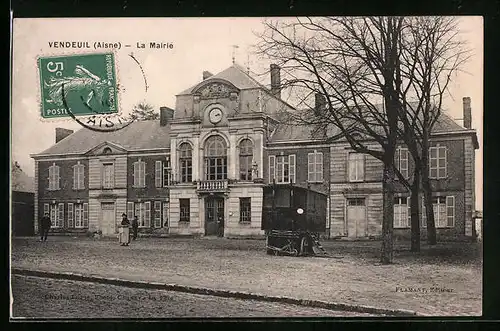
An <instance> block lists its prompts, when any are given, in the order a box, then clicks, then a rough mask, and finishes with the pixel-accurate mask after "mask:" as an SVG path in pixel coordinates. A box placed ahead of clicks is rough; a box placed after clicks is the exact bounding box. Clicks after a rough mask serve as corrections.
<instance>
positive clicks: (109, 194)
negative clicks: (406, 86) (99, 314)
mask: <svg viewBox="0 0 500 331" xmlns="http://www.w3.org/2000/svg"><path fill="white" fill-rule="evenodd" d="M202 77H203V79H202V80H201V81H200V82H199V83H198V84H196V85H194V86H192V87H191V88H189V89H187V90H185V91H182V92H181V93H179V94H178V95H177V96H176V98H177V100H176V105H175V109H170V108H167V107H161V108H160V119H159V120H145V121H137V122H133V123H132V124H130V125H128V126H127V127H125V128H123V129H121V130H117V131H112V132H103V133H101V132H94V131H91V130H89V129H86V128H81V129H80V130H78V131H76V132H73V131H71V130H66V129H62V128H58V129H56V141H55V145H53V146H52V147H50V148H49V149H47V150H45V151H43V152H41V153H39V154H35V155H32V157H33V158H34V159H35V186H36V187H35V215H34V216H35V229H37V226H38V220H39V219H40V218H41V217H42V216H43V214H44V213H49V215H50V218H51V220H52V225H53V226H52V228H51V232H52V233H54V234H56V233H58V234H72V235H77V234H82V235H83V234H87V233H95V232H100V233H102V235H103V236H116V235H117V233H118V225H119V224H120V221H121V215H122V214H123V213H126V214H127V215H128V218H129V219H132V218H133V217H134V216H137V217H138V219H139V231H140V235H143V236H146V235H150V236H170V235H196V236H211V235H217V234H218V231H220V229H221V228H220V224H223V227H222V233H221V234H222V235H223V236H225V237H241V236H243V237H255V236H257V237H258V236H262V235H263V234H264V233H263V231H262V230H261V220H262V206H263V201H262V200H263V187H264V186H265V185H269V184H270V183H273V182H274V183H276V185H282V184H286V185H289V183H293V184H294V185H298V186H302V187H309V188H310V189H312V190H315V191H318V192H322V193H324V194H325V195H327V197H328V204H327V215H328V217H327V220H326V222H327V224H326V229H327V231H326V233H324V234H323V235H324V236H327V237H332V238H333V237H334V238H352V239H356V238H376V237H378V236H380V234H381V229H382V164H381V163H380V162H379V161H378V160H376V159H374V158H373V157H371V156H369V155H363V154H358V153H355V152H354V151H353V150H351V149H350V148H349V144H348V143H347V142H346V141H345V140H343V139H342V138H339V139H337V140H335V141H333V142H332V141H330V140H329V141H327V139H326V137H325V135H324V134H321V133H318V132H316V131H315V130H313V129H312V128H309V127H305V126H292V125H288V124H287V123H285V122H284V121H281V119H282V118H283V117H282V115H283V114H284V113H286V112H287V111H289V110H293V109H294V108H293V107H292V106H291V105H289V104H288V103H287V102H285V101H283V100H282V99H281V91H280V88H279V86H280V68H279V67H278V66H276V65H271V87H270V88H267V87H265V86H264V85H262V84H260V83H259V82H257V81H256V80H255V79H254V78H252V77H251V76H250V75H249V74H248V73H247V72H246V71H245V70H244V69H243V68H241V67H240V66H238V65H237V64H233V65H232V66H231V67H229V68H227V69H226V70H224V71H222V72H220V73H218V74H216V75H212V74H211V73H209V72H207V71H205V72H203V76H202ZM463 100H464V109H463V111H464V125H463V126H461V125H459V124H458V123H456V122H455V121H454V120H452V119H451V118H449V117H448V116H447V115H446V114H442V115H441V117H440V118H439V120H438V122H437V123H436V125H435V128H434V132H433V135H432V144H431V148H430V165H429V166H430V169H429V170H430V175H431V177H432V185H433V190H434V192H433V196H434V213H435V217H436V227H437V233H438V236H443V237H444V236H446V237H448V236H451V237H464V238H465V237H472V236H473V233H475V231H474V228H473V227H474V224H473V218H472V215H473V211H474V206H475V196H474V187H475V184H474V159H475V150H476V149H477V148H478V141H477V137H476V132H475V130H473V129H472V128H471V107H470V98H464V99H463ZM397 165H398V167H399V169H400V171H401V173H402V174H403V175H405V176H407V177H409V176H411V172H412V162H411V156H410V155H409V153H408V150H407V149H406V148H405V147H404V146H400V147H399V148H398V152H397ZM408 211H409V193H408V192H406V190H405V189H403V188H402V187H401V189H400V190H399V192H398V193H397V194H396V200H395V208H394V213H395V215H394V216H395V220H394V228H395V234H396V235H401V236H409V229H410V226H409V225H410V223H409V212H408ZM422 235H423V236H425V218H423V219H422Z"/></svg>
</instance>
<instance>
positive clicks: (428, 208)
mask: <svg viewBox="0 0 500 331" xmlns="http://www.w3.org/2000/svg"><path fill="white" fill-rule="evenodd" d="M421 172H422V187H423V189H424V204H425V215H426V217H427V222H426V225H427V243H428V244H429V245H435V244H436V224H435V222H434V208H433V206H432V186H431V182H430V179H429V138H428V136H427V134H426V133H424V135H423V138H422V167H421Z"/></svg>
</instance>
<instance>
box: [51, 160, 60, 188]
mask: <svg viewBox="0 0 500 331" xmlns="http://www.w3.org/2000/svg"><path fill="white" fill-rule="evenodd" d="M59 169H60V168H59V166H57V165H56V164H55V163H53V164H52V165H51V166H50V167H49V190H50V191H56V190H59V189H60V188H61V185H60V182H61V177H60V176H59Z"/></svg>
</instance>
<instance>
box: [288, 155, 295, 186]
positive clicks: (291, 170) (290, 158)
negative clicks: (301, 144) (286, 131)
mask: <svg viewBox="0 0 500 331" xmlns="http://www.w3.org/2000/svg"><path fill="white" fill-rule="evenodd" d="M288 172H289V177H290V178H289V179H290V183H295V154H291V155H289V156H288Z"/></svg>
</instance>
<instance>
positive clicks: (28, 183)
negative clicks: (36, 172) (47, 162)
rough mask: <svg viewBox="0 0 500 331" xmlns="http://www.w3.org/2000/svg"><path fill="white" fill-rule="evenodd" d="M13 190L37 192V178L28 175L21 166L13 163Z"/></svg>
mask: <svg viewBox="0 0 500 331" xmlns="http://www.w3.org/2000/svg"><path fill="white" fill-rule="evenodd" d="M12 166H13V168H12V183H11V184H12V185H11V187H12V191H16V192H35V179H34V178H33V177H30V176H28V175H27V174H26V173H25V172H24V171H22V170H21V169H20V168H17V167H16V166H15V165H12Z"/></svg>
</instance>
